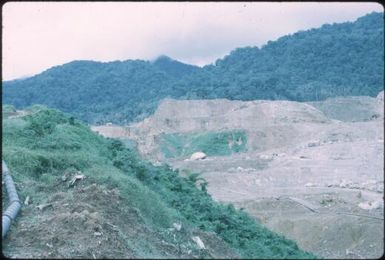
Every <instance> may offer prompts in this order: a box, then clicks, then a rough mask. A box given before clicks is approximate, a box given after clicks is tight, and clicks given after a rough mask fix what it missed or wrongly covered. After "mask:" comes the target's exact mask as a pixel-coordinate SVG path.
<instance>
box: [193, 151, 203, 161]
mask: <svg viewBox="0 0 385 260" xmlns="http://www.w3.org/2000/svg"><path fill="white" fill-rule="evenodd" d="M205 158H206V154H205V153H203V152H196V153H193V154H192V155H191V157H190V160H192V161H196V160H202V159H205Z"/></svg>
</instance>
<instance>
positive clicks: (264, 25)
mask: <svg viewBox="0 0 385 260" xmlns="http://www.w3.org/2000/svg"><path fill="white" fill-rule="evenodd" d="M373 11H376V12H383V11H384V8H383V6H382V5H380V4H378V3H376V2H372V3H371V2H362V3H360V2H351V3H349V2H334V3H324V2H308V3H304V2H283V3H282V2H281V3H280V2H8V3H6V4H5V5H3V6H2V17H3V20H2V22H3V30H2V78H3V80H11V79H15V78H20V77H25V76H32V75H34V74H37V73H40V72H42V71H44V70H46V69H48V68H50V67H52V66H56V65H61V64H64V63H67V62H70V61H73V60H95V61H103V62H107V61H114V60H128V59H142V60H152V59H155V58H156V57H157V56H160V55H167V56H169V57H171V58H173V59H176V60H179V61H182V62H185V63H189V64H195V65H198V66H203V65H206V64H210V63H213V62H215V60H217V59H218V58H223V57H224V56H225V55H227V54H229V53H230V51H231V50H234V49H235V48H239V47H246V46H257V47H261V46H263V45H264V44H266V43H267V41H269V40H276V39H278V38H279V37H281V36H284V35H287V34H291V33H294V32H296V31H299V30H307V29H310V28H317V27H320V26H321V25H322V24H325V23H335V22H346V21H354V20H356V19H357V18H358V17H360V16H363V15H365V14H367V13H371V12H373Z"/></svg>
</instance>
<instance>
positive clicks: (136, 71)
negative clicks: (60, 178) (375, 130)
mask: <svg viewBox="0 0 385 260" xmlns="http://www.w3.org/2000/svg"><path fill="white" fill-rule="evenodd" d="M383 88H384V18H383V13H371V14H368V15H365V16H363V17H360V18H358V19H357V20H356V21H355V22H346V23H335V24H325V25H323V26H322V27H320V28H314V29H311V30H307V31H301V32H297V33H294V34H292V35H287V36H284V37H281V38H279V39H278V40H276V41H269V42H268V43H267V44H266V45H264V46H263V47H262V48H258V47H245V48H238V49H236V50H234V51H232V52H231V53H230V54H229V55H227V56H225V57H224V58H223V59H219V60H217V61H216V62H215V64H213V65H208V66H205V67H203V68H199V67H196V66H191V65H188V64H183V63H181V62H178V61H175V60H172V59H171V58H169V57H167V56H163V57H159V58H158V59H157V60H155V61H153V62H150V61H142V60H127V61H115V62H107V63H102V62H94V61H73V62H70V63H67V64H64V65H61V66H56V67H53V68H51V69H48V70H46V71H44V72H42V73H40V74H38V75H35V76H33V77H30V78H27V79H21V80H14V81H5V82H3V102H4V103H5V104H12V105H14V106H16V107H17V108H23V107H26V106H29V105H32V104H45V105H48V106H50V107H53V108H58V109H60V110H62V111H64V112H68V113H71V114H72V115H74V116H76V117H78V118H81V119H82V120H85V121H86V122H88V123H92V124H103V123H107V122H113V123H116V124H127V123H130V122H134V121H140V120H142V119H144V118H146V117H148V116H149V115H151V114H152V113H153V112H154V111H155V109H156V107H157V105H158V103H159V101H160V100H162V99H164V98H167V97H168V98H174V99H215V98H226V99H230V100H256V99H268V100H277V99H278V100H291V101H321V100H325V99H326V98H330V97H336V96H359V95H366V96H371V97H374V96H376V95H377V93H378V92H379V91H381V90H383Z"/></svg>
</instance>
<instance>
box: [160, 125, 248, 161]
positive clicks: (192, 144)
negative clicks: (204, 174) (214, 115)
mask: <svg viewBox="0 0 385 260" xmlns="http://www.w3.org/2000/svg"><path fill="white" fill-rule="evenodd" d="M246 143H247V137H246V134H245V132H244V131H243V130H235V131H224V132H206V133H197V134H162V135H161V136H160V149H161V151H162V153H163V154H164V156H165V157H166V158H175V157H189V156H191V155H192V154H193V153H195V152H204V153H205V154H207V155H208V156H223V155H230V154H232V153H239V152H243V151H245V150H246Z"/></svg>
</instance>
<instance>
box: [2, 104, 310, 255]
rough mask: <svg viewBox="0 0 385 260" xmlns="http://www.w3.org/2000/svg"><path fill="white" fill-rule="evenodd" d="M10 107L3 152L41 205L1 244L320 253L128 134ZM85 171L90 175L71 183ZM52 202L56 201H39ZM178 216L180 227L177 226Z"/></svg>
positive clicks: (77, 250) (75, 251)
mask: <svg viewBox="0 0 385 260" xmlns="http://www.w3.org/2000/svg"><path fill="white" fill-rule="evenodd" d="M3 111H5V113H9V111H14V110H13V109H12V108H11V107H9V106H8V107H6V108H3ZM8 115H9V114H3V117H4V118H3V143H2V149H3V159H4V160H5V161H6V163H7V164H8V167H9V168H10V170H11V172H12V175H13V177H14V180H15V183H16V187H17V188H18V190H19V192H20V196H21V199H22V200H23V201H24V200H25V198H26V197H27V196H30V197H31V198H32V201H33V204H31V205H30V206H24V207H23V209H22V214H21V216H20V217H19V218H18V221H17V223H16V225H15V226H14V227H13V228H12V229H11V231H10V235H9V236H10V237H9V238H8V240H6V241H5V242H4V244H3V252H6V253H11V254H13V255H16V256H17V255H18V254H17V253H19V255H20V254H21V255H22V256H25V255H23V254H27V253H28V252H29V253H30V255H27V256H29V257H32V258H40V257H49V258H51V257H53V258H55V257H64V258H73V257H79V256H80V257H87V258H92V257H95V256H94V255H92V254H95V253H96V254H98V257H102V258H103V257H105V258H111V257H118V258H119V257H122V258H169V257H172V258H175V257H176V258H192V257H195V258H224V257H226V258H234V257H242V258H295V259H298V258H314V256H313V255H312V254H309V253H306V252H304V251H302V250H300V249H299V248H298V247H297V245H296V244H295V243H294V242H293V241H290V240H287V239H285V238H284V237H282V236H279V235H277V234H275V233H273V232H271V231H269V230H268V229H266V228H264V227H263V226H262V225H260V224H259V223H257V222H256V221H255V220H253V219H252V218H251V217H249V216H248V215H247V214H246V213H244V212H242V211H238V210H236V209H234V207H233V206H232V205H223V204H220V203H217V202H215V201H213V200H212V198H211V197H210V195H209V194H208V193H207V192H206V185H207V183H206V182H198V180H201V178H197V177H198V176H197V174H188V177H186V178H185V177H181V176H180V175H179V174H178V172H176V171H173V170H172V169H171V168H170V167H168V166H166V165H164V166H157V167H156V166H154V165H152V164H150V163H148V162H146V161H142V160H140V159H139V157H138V156H137V154H136V153H135V152H134V151H132V150H130V149H128V148H126V147H124V145H123V144H122V143H121V142H120V141H118V140H114V139H106V138H103V137H102V136H100V135H98V134H96V133H94V132H92V131H91V130H90V129H89V128H88V126H86V125H85V124H84V123H82V122H81V121H78V120H77V119H75V118H73V117H71V116H69V115H65V114H63V113H61V112H59V111H58V110H53V109H48V108H46V107H44V106H33V107H30V108H28V109H26V110H25V111H24V114H22V115H20V114H18V115H15V114H14V113H13V114H12V116H8ZM79 174H81V175H84V176H85V178H84V179H81V180H78V181H77V182H73V183H71V181H70V180H71V178H72V177H73V176H76V175H79ZM199 183H200V184H199ZM3 202H4V201H3ZM44 203H50V204H49V205H50V207H49V208H48V209H46V210H38V209H36V206H37V205H40V204H44ZM175 222H177V223H178V222H179V223H181V225H182V229H181V230H180V232H177V231H175V228H174V229H173V228H171V229H170V227H173V223H175ZM26 230H27V231H26ZM199 232H200V233H199ZM193 234H195V235H196V234H199V236H200V237H202V238H204V237H205V238H206V239H205V242H206V246H207V248H206V249H198V248H197V246H196V245H194V243H193V242H191V236H192V235H193ZM102 238H104V239H105V240H100V239H102ZM98 239H99V241H100V242H99V244H98ZM106 239H107V240H106ZM10 240H11V241H12V242H11V243H10V244H11V245H12V247H10V248H9V247H7V245H8V244H7V243H8V241H10ZM100 243H102V246H100ZM18 245H19V246H18ZM113 246H114V247H113ZM111 247H113V248H111ZM64 249H65V250H64ZM12 250H13V251H12ZM18 250H20V251H18ZM45 254H47V255H45ZM99 254H100V255H99Z"/></svg>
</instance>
